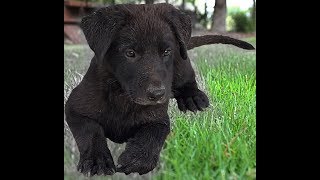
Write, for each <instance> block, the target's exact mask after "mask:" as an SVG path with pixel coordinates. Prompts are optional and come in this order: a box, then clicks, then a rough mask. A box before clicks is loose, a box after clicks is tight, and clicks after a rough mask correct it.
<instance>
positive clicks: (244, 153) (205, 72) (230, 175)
mask: <svg viewBox="0 0 320 180" xmlns="http://www.w3.org/2000/svg"><path fill="white" fill-rule="evenodd" d="M245 40H247V41H249V42H250V43H253V44H254V45H255V38H249V39H245ZM189 56H190V58H191V59H192V60H193V66H194V67H195V70H196V72H197V81H198V83H199V86H200V89H202V90H204V91H205V92H206V93H207V95H208V96H209V99H210V104H211V105H210V107H209V108H208V109H206V110H205V111H204V112H200V113H196V114H194V113H192V112H188V113H186V114H184V113H182V112H179V110H178V108H177V106H176V103H175V100H171V102H170V105H171V106H170V108H169V109H170V110H169V114H170V117H171V121H172V132H171V133H170V135H169V136H168V138H167V140H166V143H165V147H164V149H163V150H162V152H161V160H160V163H159V167H158V168H156V169H155V170H154V171H152V172H150V173H148V174H146V175H143V176H139V175H136V174H131V175H130V176H125V175H123V174H119V173H116V174H115V175H114V176H112V177H108V178H106V177H93V178H91V179H129V178H130V179H182V180H185V179H186V180H188V179H255V177H256V53H255V51H247V50H242V49H239V48H236V47H233V46H230V45H210V46H203V47H199V48H196V49H194V50H190V51H189ZM90 57H92V52H91V51H90V50H89V49H88V47H87V46H70V45H69V46H65V58H64V61H65V76H64V80H65V100H66V98H67V97H68V95H69V93H70V90H71V89H72V88H73V87H74V86H75V85H76V84H77V83H79V81H80V80H81V78H82V75H83V74H84V73H85V72H86V69H87V67H88V65H89V60H90ZM65 127H66V128H65V154H64V160H65V168H64V169H65V179H86V178H85V177H84V176H82V175H80V174H79V173H77V172H76V171H75V166H76V163H77V161H78V158H79V157H78V156H79V155H78V152H77V148H76V146H75V143H74V140H73V139H72V136H71V134H70V132H69V131H68V129H67V126H65ZM109 145H110V149H111V151H112V153H113V154H114V155H115V157H117V156H118V155H119V154H120V153H121V151H122V150H123V147H124V145H118V144H115V143H111V142H109ZM115 159H116V158H115ZM128 177H129V178H128Z"/></svg>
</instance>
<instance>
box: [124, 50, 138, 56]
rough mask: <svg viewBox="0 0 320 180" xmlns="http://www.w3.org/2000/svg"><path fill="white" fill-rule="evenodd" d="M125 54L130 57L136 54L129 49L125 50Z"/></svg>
mask: <svg viewBox="0 0 320 180" xmlns="http://www.w3.org/2000/svg"><path fill="white" fill-rule="evenodd" d="M126 56H127V57H130V58H134V57H135V56H136V53H135V52H134V51H133V50H131V49H130V50H127V51H126Z"/></svg>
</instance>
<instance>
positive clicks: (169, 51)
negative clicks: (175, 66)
mask: <svg viewBox="0 0 320 180" xmlns="http://www.w3.org/2000/svg"><path fill="white" fill-rule="evenodd" d="M170 54H171V49H169V48H168V49H166V50H165V51H164V52H163V56H169V55H170Z"/></svg>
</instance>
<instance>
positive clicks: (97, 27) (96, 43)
mask: <svg viewBox="0 0 320 180" xmlns="http://www.w3.org/2000/svg"><path fill="white" fill-rule="evenodd" d="M124 18H125V15H124V13H122V12H121V10H120V8H119V6H110V7H106V8H101V9H99V10H97V11H95V12H94V13H92V14H90V15H88V16H86V17H84V18H82V20H81V23H80V27H81V28H82V30H83V33H84V35H85V37H86V39H87V42H88V45H89V47H90V48H91V49H92V50H93V51H94V53H95V55H96V57H97V58H98V59H99V60H102V59H103V57H104V55H105V54H106V52H107V51H108V49H109V46H110V44H111V42H112V41H113V38H114V36H115V34H116V32H117V30H118V29H119V28H120V26H121V25H122V24H123V22H124Z"/></svg>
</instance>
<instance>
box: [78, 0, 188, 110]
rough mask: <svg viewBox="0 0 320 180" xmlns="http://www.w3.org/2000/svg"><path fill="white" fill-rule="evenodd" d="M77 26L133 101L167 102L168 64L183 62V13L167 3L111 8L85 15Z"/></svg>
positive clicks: (170, 70)
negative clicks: (79, 25) (79, 26)
mask: <svg viewBox="0 0 320 180" xmlns="http://www.w3.org/2000/svg"><path fill="white" fill-rule="evenodd" d="M81 27H82V29H83V32H84V34H85V36H86V39H87V41H88V44H89V46H90V48H91V49H92V50H93V51H94V53H95V56H96V57H97V59H98V63H99V65H100V66H101V67H102V68H105V70H106V71H109V72H110V73H112V74H113V76H114V77H115V78H116V79H117V81H118V82H119V83H120V84H121V86H122V89H123V90H124V91H126V93H127V94H128V95H129V96H130V98H131V99H132V100H133V101H134V102H135V103H137V104H140V105H155V104H159V103H160V104H161V103H165V102H167V101H168V99H169V97H170V94H171V86H172V81H173V71H174V69H173V62H174V61H180V60H181V61H183V60H184V59H187V49H186V43H187V42H188V41H189V39H190V36H191V22H190V18H189V17H188V16H187V15H185V14H183V13H182V12H180V11H179V10H177V9H176V8H174V7H173V6H171V5H169V4H153V5H133V4H130V5H115V6H110V7H106V8H102V9H99V10H98V11H96V12H94V13H93V14H91V15H89V16H87V17H84V18H83V19H82V22H81Z"/></svg>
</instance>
